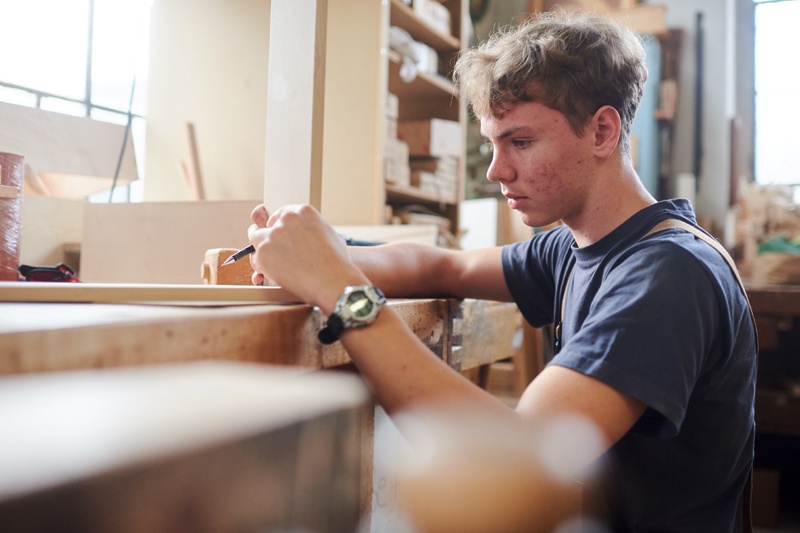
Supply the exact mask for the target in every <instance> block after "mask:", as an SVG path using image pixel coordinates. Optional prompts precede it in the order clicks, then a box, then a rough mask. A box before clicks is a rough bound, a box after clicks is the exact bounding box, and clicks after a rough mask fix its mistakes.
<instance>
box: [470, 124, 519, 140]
mask: <svg viewBox="0 0 800 533" xmlns="http://www.w3.org/2000/svg"><path fill="white" fill-rule="evenodd" d="M524 129H527V126H514V127H511V128H508V129H507V130H505V131H503V132H502V133H501V134H500V135H498V136H497V140H498V141H502V140H503V139H506V138H508V137H511V136H512V135H515V134H517V133H519V132H520V131H522V130H524ZM480 133H481V137H483V138H484V139H485V140H487V141H489V140H490V139H489V137H487V136H486V134H485V133H484V132H483V130H481V132H480Z"/></svg>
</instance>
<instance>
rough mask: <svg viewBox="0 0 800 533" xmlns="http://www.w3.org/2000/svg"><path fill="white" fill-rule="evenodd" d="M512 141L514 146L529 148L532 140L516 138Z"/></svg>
mask: <svg viewBox="0 0 800 533" xmlns="http://www.w3.org/2000/svg"><path fill="white" fill-rule="evenodd" d="M512 142H513V143H514V146H516V147H517V148H527V147H528V146H530V145H531V142H532V141H529V140H527V139H515V140H514V141H512Z"/></svg>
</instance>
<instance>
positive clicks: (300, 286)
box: [249, 206, 644, 459]
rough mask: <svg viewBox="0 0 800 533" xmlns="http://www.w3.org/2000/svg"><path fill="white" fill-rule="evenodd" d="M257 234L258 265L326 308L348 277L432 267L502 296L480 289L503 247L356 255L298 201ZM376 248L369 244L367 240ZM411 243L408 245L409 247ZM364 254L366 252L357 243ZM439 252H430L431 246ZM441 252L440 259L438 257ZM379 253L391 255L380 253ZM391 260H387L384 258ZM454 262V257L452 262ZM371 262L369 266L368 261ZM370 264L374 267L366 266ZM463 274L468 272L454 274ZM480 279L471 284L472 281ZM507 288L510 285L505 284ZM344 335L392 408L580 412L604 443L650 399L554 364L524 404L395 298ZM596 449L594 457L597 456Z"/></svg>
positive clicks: (443, 283)
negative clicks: (437, 345)
mask: <svg viewBox="0 0 800 533" xmlns="http://www.w3.org/2000/svg"><path fill="white" fill-rule="evenodd" d="M249 234H250V240H251V243H252V244H253V245H254V246H255V248H256V252H255V253H254V254H252V261H253V263H254V267H255V269H256V272H257V273H260V275H263V273H265V272H269V273H270V277H271V278H272V279H274V280H275V281H276V282H278V284H280V285H281V286H283V287H284V288H286V289H287V290H289V291H291V292H293V293H294V294H296V295H298V296H299V297H300V298H302V299H303V300H304V301H306V302H308V303H310V304H313V305H317V306H318V307H319V308H320V309H321V310H322V312H323V313H324V314H326V315H328V314H330V313H331V312H332V311H333V308H334V305H335V302H336V300H337V298H338V296H339V294H340V293H341V292H342V289H343V288H344V287H345V286H347V285H359V284H366V283H373V284H375V285H378V286H380V283H381V282H383V283H388V284H389V286H390V287H392V288H397V289H402V288H403V285H402V283H400V284H399V285H398V286H396V287H395V286H392V285H391V283H392V281H391V280H390V279H389V278H390V277H391V276H390V274H389V273H391V274H393V275H398V276H399V275H411V274H414V276H416V277H419V276H421V275H423V274H424V275H426V276H429V277H436V278H439V279H437V280H435V281H433V282H430V283H426V286H430V287H444V288H446V289H447V290H454V289H463V288H471V290H474V294H475V295H476V296H479V297H489V296H492V297H496V296H502V294H501V292H502V291H498V290H497V289H489V290H487V289H481V288H480V284H481V281H482V280H483V279H484V278H488V280H489V281H488V283H487V285H493V284H496V283H497V282H498V280H499V279H502V268H500V266H499V265H497V267H496V268H493V267H491V264H492V261H493V260H494V262H495V263H499V259H500V255H499V253H500V252H499V249H494V250H492V251H488V252H486V253H485V254H484V253H478V254H473V253H471V252H463V253H461V252H450V251H443V252H436V251H431V252H428V251H427V250H420V249H418V248H415V247H411V249H412V250H416V251H415V252H414V253H408V254H407V255H403V254H402V253H398V251H399V252H402V251H403V250H404V248H405V246H396V247H390V252H391V253H388V254H387V253H377V254H376V255H374V256H373V255H370V256H369V257H370V258H371V259H366V258H364V257H362V258H357V259H356V261H357V262H358V263H359V264H358V265H357V264H356V261H354V260H353V258H352V257H351V252H352V250H349V249H348V248H347V247H346V246H345V244H344V241H343V240H342V239H341V237H340V236H338V234H337V233H336V232H335V231H334V230H333V228H331V227H330V226H328V225H327V224H324V222H323V221H322V219H321V217H320V216H319V213H317V212H316V211H315V210H313V208H311V207H308V206H303V207H289V208H284V209H282V210H280V211H279V212H278V213H276V214H275V215H273V217H271V218H270V220H269V222H268V223H267V226H266V227H262V226H261V225H260V224H254V225H253V226H251V228H250V232H249ZM363 251H364V252H365V254H366V253H369V251H367V250H366V249H365V250H363ZM406 251H407V250H406ZM357 254H360V252H357ZM429 254H430V256H429ZM431 257H434V258H436V259H431ZM377 258H382V259H380V260H378V259H377ZM383 261H386V263H383ZM451 261H452V262H454V263H455V264H449V263H450V262H451ZM362 266H363V269H364V270H361V268H360V267H362ZM367 273H369V275H368V274H367ZM450 276H458V277H459V279H457V280H455V281H454V280H451V279H447V278H449V277H450ZM473 285H474V286H476V287H472V286H473ZM506 292H507V289H506ZM340 340H341V342H342V343H343V345H344V347H345V348H346V349H347V352H348V353H349V354H350V357H351V359H352V360H353V362H354V363H355V365H356V366H357V367H358V369H359V371H360V373H361V375H362V376H363V377H364V379H365V381H366V382H367V384H368V385H369V387H370V389H371V390H372V391H373V393H374V394H375V395H376V397H377V398H378V401H379V402H380V403H381V405H383V406H384V408H386V409H387V411H389V412H397V411H404V410H409V409H414V408H424V407H435V408H444V407H448V406H450V407H455V408H457V409H460V410H464V412H476V413H477V412H491V413H505V414H506V415H508V416H512V417H513V416H517V417H519V420H520V422H521V423H526V424H534V425H535V424H538V423H540V422H541V421H543V420H547V419H551V418H552V417H554V416H557V415H561V414H577V415H580V416H583V417H585V418H586V419H588V420H589V421H591V422H592V423H593V424H595V425H596V426H597V428H598V430H599V431H600V432H601V434H602V435H603V436H604V438H605V440H606V444H605V447H604V448H602V449H599V450H597V453H598V454H599V453H602V452H603V451H605V449H607V447H608V446H610V445H611V444H613V443H614V442H616V441H617V440H619V438H621V437H622V436H623V435H624V434H625V433H626V432H627V431H628V430H629V429H630V428H631V427H632V426H633V424H634V423H635V422H636V420H637V419H638V418H639V416H641V414H642V413H643V412H644V406H643V405H642V404H641V403H640V402H638V401H636V400H634V399H632V398H630V397H628V396H626V395H624V394H621V393H619V392H617V391H616V390H614V389H612V388H611V387H608V386H607V385H605V384H603V383H601V382H599V381H597V380H595V379H593V378H589V377H587V376H584V375H582V374H579V373H577V372H575V371H572V370H569V369H566V368H561V367H555V366H550V367H548V368H546V369H545V370H544V371H543V372H542V373H541V374H540V375H539V376H538V377H537V378H536V379H535V380H534V381H533V382H532V383H531V384H530V385H529V386H528V388H527V390H526V391H525V393H524V394H523V396H522V398H521V400H520V402H519V406H518V409H517V411H516V414H515V412H514V411H513V410H511V409H509V408H507V407H505V405H504V404H503V403H502V402H500V401H499V400H498V399H497V398H495V397H494V396H492V395H491V394H489V393H488V392H486V391H485V390H483V389H481V388H480V387H478V386H476V385H475V384H473V383H472V382H470V381H469V380H467V379H465V378H464V377H463V376H461V375H460V374H459V373H458V372H456V371H454V370H453V369H451V368H450V367H448V366H447V364H446V363H445V362H444V361H442V360H441V359H440V358H439V357H437V356H436V355H435V354H433V353H432V352H431V351H430V350H429V349H428V348H427V347H426V346H425V345H424V344H423V343H422V342H421V341H420V340H419V339H418V338H417V337H416V336H415V335H414V333H413V332H412V331H411V330H410V329H409V328H408V327H406V326H405V324H404V322H403V321H402V320H401V319H400V318H399V316H398V315H397V314H396V313H395V312H394V311H393V310H392V308H391V307H390V306H386V307H384V309H383V310H382V311H381V313H380V314H379V315H378V318H377V320H376V321H375V322H373V323H372V324H371V325H369V326H368V327H365V328H354V329H349V330H346V331H345V332H344V333H343V334H342V336H341V338H340ZM589 459H592V458H589Z"/></svg>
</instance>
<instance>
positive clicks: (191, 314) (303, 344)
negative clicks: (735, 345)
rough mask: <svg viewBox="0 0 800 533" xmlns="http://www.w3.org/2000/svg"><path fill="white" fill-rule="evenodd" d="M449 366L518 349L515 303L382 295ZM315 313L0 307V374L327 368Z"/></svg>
mask: <svg viewBox="0 0 800 533" xmlns="http://www.w3.org/2000/svg"><path fill="white" fill-rule="evenodd" d="M389 305H390V306H391V307H392V308H393V309H394V310H395V311H397V313H398V314H399V315H400V316H401V317H402V318H403V319H404V320H405V321H406V323H407V324H408V325H409V326H410V327H411V329H412V330H413V331H414V332H415V333H416V334H417V336H418V337H419V338H420V339H422V341H423V342H424V343H425V344H426V345H427V346H428V347H429V348H430V349H431V350H432V351H433V352H434V353H436V354H437V355H439V356H440V357H442V358H443V359H444V360H445V361H446V362H447V363H448V364H450V365H451V366H452V367H453V368H455V369H457V370H465V369H468V368H472V367H475V366H480V365H483V364H487V363H490V362H493V361H496V360H499V359H504V358H507V357H510V356H512V355H514V354H515V353H516V351H517V350H518V348H519V347H520V345H521V342H522V337H521V327H522V319H521V317H520V315H519V312H518V311H517V309H516V306H514V305H513V304H505V303H498V302H489V301H477V300H466V301H461V300H443V299H421V300H390V302H389ZM324 320H325V317H323V316H322V313H321V312H320V311H319V309H316V308H312V307H310V306H307V305H291V304H290V305H264V304H259V305H193V304H190V303H187V304H186V305H176V304H174V303H173V304H171V305H152V304H149V305H131V304H94V303H31V302H28V303H14V302H3V303H0V375H7V374H20V373H29V372H44V371H53V370H72V369H85V368H102V367H117V366H129V365H142V364H155V363H165V362H180V361H194V360H205V359H223V360H234V361H249V362H263V363H270V364H283V365H298V366H303V367H309V368H316V369H320V368H332V367H337V366H341V365H345V364H347V363H349V362H350V359H349V357H348V355H347V353H346V352H345V350H344V349H343V348H342V346H341V345H340V344H339V343H335V344H333V345H329V346H324V345H322V344H320V343H319V342H318V341H317V337H316V335H317V332H318V331H319V329H320V328H321V327H322V324H323V323H324Z"/></svg>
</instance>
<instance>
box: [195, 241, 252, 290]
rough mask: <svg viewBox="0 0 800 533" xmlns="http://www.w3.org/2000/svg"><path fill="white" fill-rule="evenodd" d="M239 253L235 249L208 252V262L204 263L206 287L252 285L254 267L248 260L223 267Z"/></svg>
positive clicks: (219, 249) (216, 249)
mask: <svg viewBox="0 0 800 533" xmlns="http://www.w3.org/2000/svg"><path fill="white" fill-rule="evenodd" d="M238 251H239V250H236V249H234V248H214V249H212V250H207V251H206V260H205V261H203V282H204V283H205V284H206V285H252V284H253V282H252V278H251V276H252V275H253V267H251V266H250V261H249V259H248V258H246V257H245V258H242V259H240V260H238V261H236V262H234V263H229V264H227V265H225V266H222V263H224V262H225V261H226V260H227V259H228V258H229V257H230V256H231V255H233V254H235V253H236V252H238Z"/></svg>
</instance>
